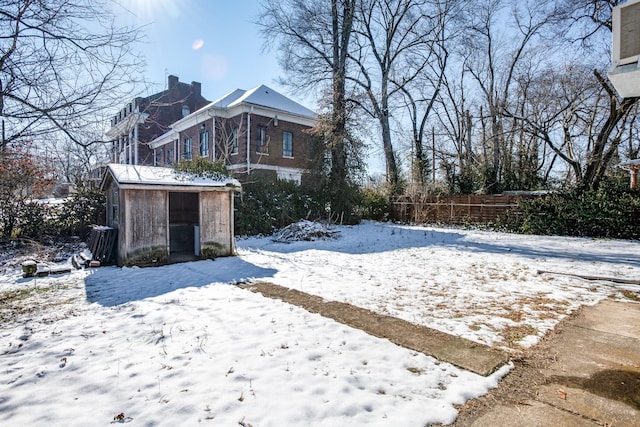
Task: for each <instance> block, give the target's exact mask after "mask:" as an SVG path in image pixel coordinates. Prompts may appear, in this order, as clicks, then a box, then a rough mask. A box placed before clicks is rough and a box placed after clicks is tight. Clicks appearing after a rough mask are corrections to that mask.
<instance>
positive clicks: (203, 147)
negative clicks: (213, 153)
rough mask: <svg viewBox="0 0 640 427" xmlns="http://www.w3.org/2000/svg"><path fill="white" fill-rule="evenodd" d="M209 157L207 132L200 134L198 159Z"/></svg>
mask: <svg viewBox="0 0 640 427" xmlns="http://www.w3.org/2000/svg"><path fill="white" fill-rule="evenodd" d="M208 156H209V131H208V130H205V131H202V132H200V157H208Z"/></svg>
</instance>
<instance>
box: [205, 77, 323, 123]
mask: <svg viewBox="0 0 640 427" xmlns="http://www.w3.org/2000/svg"><path fill="white" fill-rule="evenodd" d="M243 103H244V104H251V105H257V106H261V107H266V108H270V109H273V110H279V111H282V112H286V113H291V114H295V115H298V116H303V117H308V118H311V119H314V118H315V117H316V113H314V112H313V111H311V110H310V109H308V108H307V107H305V106H303V105H301V104H298V103H297V102H295V101H294V100H292V99H290V98H288V97H286V96H284V95H282V94H281V93H279V92H277V91H275V90H273V89H271V88H270V87H268V86H265V85H260V86H257V87H254V88H253V89H250V90H242V89H236V90H234V91H233V92H231V93H228V94H226V95H224V96H223V97H222V98H219V99H217V100H215V101H213V102H212V103H210V104H209V105H207V106H206V107H204V108H203V109H207V108H210V107H214V108H232V107H235V106H237V105H240V104H243Z"/></svg>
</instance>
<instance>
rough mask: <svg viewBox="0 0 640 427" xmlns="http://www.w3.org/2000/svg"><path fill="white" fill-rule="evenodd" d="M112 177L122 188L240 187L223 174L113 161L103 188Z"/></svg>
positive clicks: (103, 181)
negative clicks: (216, 175)
mask: <svg viewBox="0 0 640 427" xmlns="http://www.w3.org/2000/svg"><path fill="white" fill-rule="evenodd" d="M109 177H111V178H112V179H113V180H114V181H115V182H116V183H117V184H118V186H120V187H121V188H123V187H141V186H167V187H201V188H211V189H214V188H229V189H237V188H240V187H241V185H240V182H238V180H236V179H233V178H230V177H224V176H221V177H220V179H213V178H205V177H201V176H197V175H194V174H191V173H186V172H178V171H176V170H175V169H173V168H163V167H157V166H143V165H123V164H115V163H111V164H109V165H108V166H107V170H106V172H105V176H104V178H103V180H102V185H101V188H102V189H103V190H104V189H105V183H106V182H107V179H108V178H109Z"/></svg>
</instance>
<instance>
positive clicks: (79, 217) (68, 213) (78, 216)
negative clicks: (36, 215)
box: [56, 187, 106, 238]
mask: <svg viewBox="0 0 640 427" xmlns="http://www.w3.org/2000/svg"><path fill="white" fill-rule="evenodd" d="M105 214H106V198H105V195H104V193H103V192H102V191H100V190H99V189H96V188H88V187H79V188H78V189H77V191H76V192H75V193H73V194H71V195H70V196H69V197H68V198H67V199H66V200H65V202H64V203H63V205H62V207H61V209H60V215H59V216H58V218H57V219H56V223H57V227H58V232H59V235H60V236H62V237H71V236H80V237H82V238H84V237H86V236H87V235H88V234H89V232H90V231H91V227H92V226H93V225H99V224H104V223H105V221H106V218H105Z"/></svg>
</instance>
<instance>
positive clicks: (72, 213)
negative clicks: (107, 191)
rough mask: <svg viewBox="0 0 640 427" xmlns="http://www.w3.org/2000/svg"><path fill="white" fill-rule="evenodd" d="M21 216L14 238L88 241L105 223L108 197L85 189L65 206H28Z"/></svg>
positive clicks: (36, 204) (69, 199)
mask: <svg viewBox="0 0 640 427" xmlns="http://www.w3.org/2000/svg"><path fill="white" fill-rule="evenodd" d="M17 215H18V220H17V225H16V227H15V228H14V230H13V233H12V237H13V238H17V237H24V238H30V239H34V240H40V241H41V240H43V239H46V238H51V237H61V238H67V237H72V236H80V237H82V238H84V237H86V236H87V235H88V234H89V232H90V231H91V226H92V225H96V224H103V223H104V216H105V196H104V194H103V193H102V192H101V191H99V190H97V189H92V188H83V187H81V188H79V189H78V190H77V191H76V192H75V193H73V194H72V195H71V196H69V197H68V198H66V199H65V200H64V201H63V202H62V203H43V202H37V201H32V202H28V203H25V204H24V205H22V206H21V208H20V210H19V212H18V214H17Z"/></svg>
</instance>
